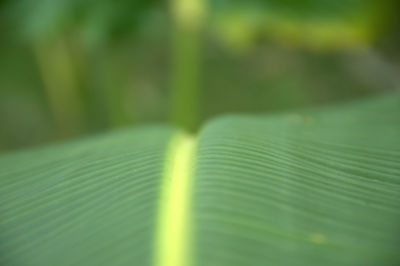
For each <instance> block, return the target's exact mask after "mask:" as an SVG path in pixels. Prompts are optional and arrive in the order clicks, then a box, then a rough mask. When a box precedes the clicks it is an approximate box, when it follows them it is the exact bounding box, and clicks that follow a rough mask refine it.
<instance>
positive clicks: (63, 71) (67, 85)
mask: <svg viewBox="0 0 400 266" xmlns="http://www.w3.org/2000/svg"><path fill="white" fill-rule="evenodd" d="M34 52H35V55H36V58H37V60H38V67H39V71H40V74H41V77H42V79H43V83H44V89H45V92H46V95H47V98H48V101H49V105H50V109H51V111H52V114H53V118H54V120H55V126H56V131H57V135H58V137H60V138H65V137H70V136H74V135H76V134H77V133H79V132H80V131H81V130H82V121H81V120H82V103H81V99H80V96H79V84H78V78H77V73H76V69H75V66H74V62H73V60H72V55H71V51H70V47H69V46H68V43H67V41H66V39H65V38H63V37H61V38H57V39H55V40H46V41H43V42H37V43H35V45H34Z"/></svg>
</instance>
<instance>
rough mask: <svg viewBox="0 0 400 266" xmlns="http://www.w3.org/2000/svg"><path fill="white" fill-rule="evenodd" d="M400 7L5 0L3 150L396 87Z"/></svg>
mask: <svg viewBox="0 0 400 266" xmlns="http://www.w3.org/2000/svg"><path fill="white" fill-rule="evenodd" d="M399 11H400V9H399V1H396V0H336V1H332V0H302V1H299V0H246V1H239V0H209V1H206V0H168V1H160V0H133V1H132V0H0V30H1V35H0V58H1V60H0V152H4V151H7V150H12V149H19V148H22V147H28V146H35V145H39V144H42V143H47V142H54V141H57V140H61V139H70V138H76V137H79V136H82V135H90V134H94V133H97V132H103V131H106V130H109V129H111V128H117V127H123V126H130V125H137V124H144V123H160V122H161V123H169V124H176V125H179V126H181V127H183V128H185V129H186V130H188V131H196V130H197V129H198V128H199V127H200V126H201V124H202V123H203V122H204V121H205V120H207V119H209V118H212V117H214V116H216V115H219V114H223V113H232V112H235V113H237V112H241V113H260V112H262V113H266V112H275V111H279V110H287V109H293V108H302V107H307V106H314V105H321V104H325V103H334V102H340V101H346V100H351V99H354V98H359V97H364V96H367V95H371V94H379V93H382V92H385V91H391V90H392V91H393V90H398V89H399V87H400V50H399V47H400V46H399V45H400V31H399V28H400V27H399V26H400V18H399V14H400V13H399Z"/></svg>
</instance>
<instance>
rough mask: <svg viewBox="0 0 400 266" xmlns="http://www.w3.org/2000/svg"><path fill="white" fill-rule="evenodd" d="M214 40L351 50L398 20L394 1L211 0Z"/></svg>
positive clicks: (363, 44) (367, 43) (364, 43)
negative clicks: (261, 40) (265, 40)
mask: <svg viewBox="0 0 400 266" xmlns="http://www.w3.org/2000/svg"><path fill="white" fill-rule="evenodd" d="M212 3H213V5H214V7H213V9H212V10H214V15H213V17H214V20H213V22H214V24H213V25H214V27H215V29H216V32H217V36H220V37H221V38H222V39H224V40H225V41H227V42H228V44H229V45H231V46H233V47H236V48H242V49H243V48H245V47H246V46H249V45H251V43H253V42H254V41H255V40H257V39H259V38H260V36H261V37H263V36H266V37H267V38H271V39H273V40H275V41H278V42H282V43H290V44H297V45H302V46H307V47H311V48H314V49H354V48H357V47H360V46H361V47H364V46H366V45H369V44H370V43H371V42H373V41H375V40H376V39H377V36H378V35H379V33H380V32H381V31H382V29H383V28H385V27H387V26H388V25H389V24H390V23H391V22H392V19H393V18H394V17H395V16H396V11H395V10H396V6H397V4H396V2H395V1H392V0H384V1H379V0H367V1H359V0H350V1H348V0H343V1H325V0H324V1H320V0H307V1H294V0H287V1H277V0H265V1H259V0H252V1H246V2H243V1H214V2H212Z"/></svg>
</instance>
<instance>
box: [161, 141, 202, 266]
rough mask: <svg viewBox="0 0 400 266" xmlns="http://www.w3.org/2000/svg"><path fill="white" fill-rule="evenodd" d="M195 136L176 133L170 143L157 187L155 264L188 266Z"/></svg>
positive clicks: (189, 263)
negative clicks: (159, 187) (159, 185)
mask: <svg viewBox="0 0 400 266" xmlns="http://www.w3.org/2000/svg"><path fill="white" fill-rule="evenodd" d="M195 146H196V138H195V137H193V136H191V135H188V134H186V133H179V134H177V135H176V136H174V137H173V138H172V140H171V142H170V145H169V147H168V150H167V155H166V165H165V168H164V173H163V177H162V178H163V179H162V182H161V189H160V191H161V192H160V193H161V194H160V201H159V209H158V215H157V221H156V225H157V230H156V239H155V259H154V266H188V265H191V264H192V263H191V262H190V257H191V256H190V253H191V243H192V241H191V240H190V238H191V234H190V225H191V222H190V209H191V208H190V204H191V195H192V182H193V168H194V161H195V156H194V155H195Z"/></svg>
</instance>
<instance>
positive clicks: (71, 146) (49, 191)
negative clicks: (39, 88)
mask: <svg viewBox="0 0 400 266" xmlns="http://www.w3.org/2000/svg"><path fill="white" fill-rule="evenodd" d="M180 136H182V133H181V132H180V131H179V130H177V129H174V128H169V127H162V126H161V127H143V128H136V129H134V130H125V131H121V132H115V133H112V134H109V135H106V136H98V137H95V138H91V139H87V140H81V141H77V142H69V143H64V144H58V145H53V146H49V147H45V148H39V149H33V150H28V151H21V152H16V153H11V154H9V155H4V156H2V157H1V158H0V215H1V216H0V264H1V265H156V266H183V265H199V266H203V265H207V266H208V265H210V266H213V265H218V266H220V265H222V266H223V265H229V266H231V265H233V266H234V265H238V266H239V265H397V264H398V263H399V262H400V255H399V252H398V250H399V247H400V238H399V236H400V234H399V233H400V232H399V231H400V226H399V224H400V138H399V136H400V95H398V94H392V95H388V96H384V97H378V98H376V99H371V100H364V101H359V102H354V103H349V104H344V105H341V106H332V107H324V108H314V109H309V110H304V111H301V112H296V113H293V112H292V113H282V114H275V115H268V116H266V115H262V116H246V115H232V116H225V117H221V118H217V119H215V120H212V121H210V122H209V123H207V124H206V125H205V127H204V128H203V129H202V130H201V131H200V133H199V134H198V136H197V137H195V138H191V137H185V138H184V139H183V140H181V141H177V140H179V138H181V137H180ZM185 179H187V180H185ZM171 230H175V231H174V232H176V233H173V231H171ZM160 254H164V255H161V257H158V256H159V255H160ZM160 258H161V259H160ZM163 258H167V259H163ZM173 264H174V265H173ZM176 264H178V265H176Z"/></svg>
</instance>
